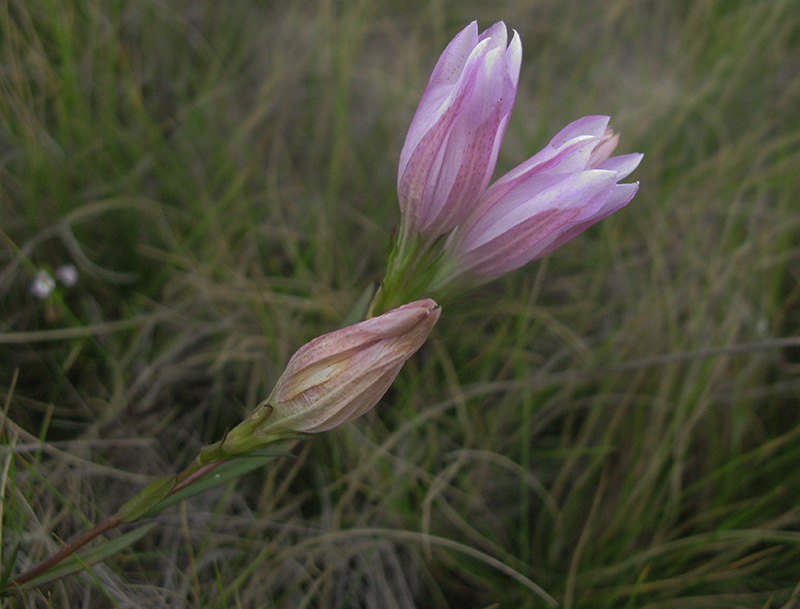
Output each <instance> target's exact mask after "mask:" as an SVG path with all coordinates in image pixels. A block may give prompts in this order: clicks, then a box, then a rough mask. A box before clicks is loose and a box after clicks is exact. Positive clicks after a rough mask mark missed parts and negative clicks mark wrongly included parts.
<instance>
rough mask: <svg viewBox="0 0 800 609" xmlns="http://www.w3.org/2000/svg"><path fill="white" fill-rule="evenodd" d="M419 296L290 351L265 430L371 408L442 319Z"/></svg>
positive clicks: (321, 426) (323, 424) (322, 422)
mask: <svg viewBox="0 0 800 609" xmlns="http://www.w3.org/2000/svg"><path fill="white" fill-rule="evenodd" d="M439 314H440V309H439V307H438V305H437V304H436V303H435V302H434V301H432V300H419V301H417V302H412V303H410V304H407V305H403V306H401V307H398V308H397V309H393V310H391V311H388V312H386V313H384V314H383V315H380V316H379V317H374V318H372V319H368V320H366V321H362V322H360V323H357V324H354V325H352V326H348V327H347V328H342V329H341V330H336V331H335V332H331V333H329V334H325V335H323V336H320V337H318V338H315V339H314V340H312V341H311V342H309V343H307V344H306V345H304V346H303V347H301V348H300V349H299V350H298V351H297V353H295V354H294V356H292V358H291V359H290V360H289V363H288V364H287V366H286V370H285V371H284V373H283V374H282V375H281V377H280V378H279V379H278V382H277V383H276V385H275V389H274V390H273V391H272V394H271V395H270V397H269V398H268V399H267V400H266V403H267V404H269V405H270V406H271V407H272V408H273V412H272V414H271V415H270V416H269V417H268V419H267V420H266V421H265V426H264V429H263V430H262V432H266V431H269V432H272V431H278V430H290V431H296V432H319V431H326V430H328V429H332V428H333V427H336V426H338V425H341V424H342V423H346V422H347V421H350V420H352V419H354V418H356V417H359V416H361V415H362V414H364V413H365V412H367V411H368V410H370V409H371V408H372V407H373V406H374V405H375V404H376V403H377V402H378V400H379V399H380V398H381V397H382V396H383V394H384V393H386V390H387V389H389V386H390V385H391V384H392V382H393V381H394V379H395V377H396V376H397V373H398V372H400V368H402V366H403V364H404V363H405V361H406V360H407V359H408V358H409V357H411V356H412V355H413V354H414V352H416V351H417V349H419V348H420V346H421V345H422V343H424V342H425V340H426V339H427V338H428V335H429V334H430V332H431V330H432V329H433V326H434V325H435V324H436V321H437V320H438V319H439Z"/></svg>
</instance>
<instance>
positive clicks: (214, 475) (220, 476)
mask: <svg viewBox="0 0 800 609" xmlns="http://www.w3.org/2000/svg"><path fill="white" fill-rule="evenodd" d="M286 454H287V453H285V452H277V451H270V450H254V451H251V452H249V453H245V454H242V455H238V456H237V457H235V458H233V459H230V460H229V461H225V462H224V463H222V464H221V465H219V466H218V467H217V468H216V469H215V470H214V471H212V472H211V473H209V474H206V475H205V476H203V477H202V478H200V479H199V480H197V481H196V482H192V483H191V484H190V485H189V486H187V487H185V488H182V489H181V490H179V491H178V492H177V493H173V494H172V495H170V496H169V497H167V498H166V499H164V500H163V501H161V502H160V503H159V504H158V505H156V506H154V507H153V508H152V509H150V510H149V511H148V512H146V513H144V514H142V517H143V518H144V517H148V516H155V515H156V514H158V513H159V512H161V511H162V510H164V509H166V508H168V507H170V506H173V505H175V504H176V503H180V502H181V501H184V500H186V499H189V498H190V497H194V496H195V495H199V494H200V493H203V492H205V491H207V490H209V489H211V488H214V487H215V486H219V485H221V484H225V483H226V482H230V481H231V480H235V479H236V478H239V477H240V476H243V475H245V474H247V473H249V472H251V471H253V470H254V469H257V468H259V467H262V466H263V465H265V464H266V463H268V462H269V461H271V460H272V459H274V458H275V457H280V456H285V455H286Z"/></svg>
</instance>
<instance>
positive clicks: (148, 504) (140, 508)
mask: <svg viewBox="0 0 800 609" xmlns="http://www.w3.org/2000/svg"><path fill="white" fill-rule="evenodd" d="M176 483H177V479H176V478H175V476H174V475H173V474H169V475H166V476H159V477H158V478H156V479H155V480H153V481H152V482H151V483H150V484H148V485H147V486H145V487H144V488H143V489H142V490H141V491H139V492H138V493H136V495H134V496H133V498H131V499H130V500H129V501H128V502H127V503H126V504H125V505H123V506H122V507H121V508H119V511H118V512H117V516H119V518H120V520H121V521H122V522H134V521H135V520H139V519H140V518H141V517H142V516H143V515H144V514H146V513H147V511H148V510H150V509H151V508H153V507H154V506H156V505H158V503H159V502H160V501H162V500H163V499H164V498H165V497H167V496H168V495H169V494H170V492H171V491H172V489H173V488H175V484H176Z"/></svg>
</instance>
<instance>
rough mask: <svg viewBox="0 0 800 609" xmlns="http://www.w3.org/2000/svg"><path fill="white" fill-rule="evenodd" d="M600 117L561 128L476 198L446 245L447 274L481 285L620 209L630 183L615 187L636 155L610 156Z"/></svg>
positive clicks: (610, 139) (630, 192) (632, 190)
mask: <svg viewBox="0 0 800 609" xmlns="http://www.w3.org/2000/svg"><path fill="white" fill-rule="evenodd" d="M608 120H609V119H608V117H607V116H587V117H584V118H582V119H579V120H577V121H575V122H573V123H571V124H569V125H568V126H567V127H565V128H564V129H562V130H561V132H560V133H559V134H558V135H556V136H555V137H554V138H553V140H552V141H551V142H550V144H549V145H548V146H547V147H546V148H545V149H544V150H542V151H540V152H539V153H537V154H536V155H534V156H533V157H531V158H530V159H528V160H527V161H526V162H524V163H522V164H521V165H519V166H518V167H517V168H516V169H512V170H511V171H510V172H508V173H507V174H506V175H504V176H503V177H501V178H500V179H499V180H497V182H495V183H494V184H492V186H490V187H489V189H488V190H487V191H486V192H485V193H483V196H481V198H480V200H479V201H478V202H477V203H476V205H475V207H474V210H473V212H472V213H471V214H470V215H469V217H468V218H467V219H466V220H465V221H464V223H463V224H462V225H461V226H459V227H458V229H457V231H456V234H455V235H454V237H453V239H451V241H450V243H448V245H447V248H448V252H449V256H450V258H451V269H450V275H449V276H448V277H447V278H446V280H445V281H443V282H442V283H449V282H450V281H452V280H453V279H456V278H465V279H466V280H467V281H468V282H473V283H481V282H484V281H489V280H491V279H494V278H495V277H499V276H500V275H503V274H504V273H507V272H508V271H511V270H513V269H516V268H519V267H520V266H522V265H524V264H527V263H528V262H530V261H531V260H533V259H535V258H539V257H540V256H544V255H545V254H547V253H549V252H551V251H552V250H554V249H556V248H557V247H559V246H560V245H562V244H564V243H566V242H567V241H569V240H570V239H572V238H573V237H575V236H576V235H578V234H579V233H581V232H583V231H584V230H586V229H587V228H589V227H590V226H591V225H592V224H595V223H596V222H599V221H600V220H602V219H603V218H605V217H606V216H608V215H609V214H611V213H612V212H614V211H616V210H618V209H619V208H621V207H623V206H624V205H626V204H627V203H628V202H629V201H630V200H631V199H632V198H633V196H634V195H635V194H636V191H637V190H638V188H639V184H638V182H636V183H633V184H618V182H619V181H620V180H622V179H624V178H625V177H627V176H628V175H629V174H630V173H631V172H632V171H633V170H634V169H636V167H637V166H638V165H639V162H640V161H641V160H642V155H641V154H626V155H622V156H616V157H612V156H611V153H612V152H613V150H614V148H615V147H616V144H617V139H618V138H617V136H616V135H615V134H614V133H613V132H611V131H608V130H607V129H606V127H607V125H608Z"/></svg>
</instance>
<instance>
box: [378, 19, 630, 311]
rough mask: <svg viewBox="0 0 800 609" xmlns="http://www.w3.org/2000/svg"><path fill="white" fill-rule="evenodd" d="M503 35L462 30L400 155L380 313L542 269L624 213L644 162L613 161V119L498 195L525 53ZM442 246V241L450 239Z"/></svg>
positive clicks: (602, 120)
mask: <svg viewBox="0 0 800 609" xmlns="http://www.w3.org/2000/svg"><path fill="white" fill-rule="evenodd" d="M507 41H508V34H507V31H506V27H505V25H504V24H503V23H502V22H501V23H496V24H494V25H493V26H492V27H490V28H489V29H488V30H486V31H485V32H483V33H482V34H480V35H479V34H478V27H477V24H476V23H475V22H473V23H471V24H469V25H468V26H467V27H466V28H464V29H463V30H462V31H461V32H460V33H459V34H458V35H457V36H456V37H455V38H454V39H453V40H452V41H451V42H450V44H449V45H448V46H447V48H446V49H445V51H444V53H443V54H442V56H441V57H440V58H439V61H438V63H437V64H436V67H435V68H434V70H433V74H432V75H431V78H430V82H429V83H428V86H427V88H426V90H425V93H424V94H423V96H422V99H421V101H420V103H419V107H418V108H417V111H416V114H415V115H414V118H413V120H412V122H411V126H410V128H409V130H408V135H407V136H406V140H405V144H404V146H403V150H402V152H401V154H400V166H399V172H398V197H399V200H400V210H401V214H402V220H401V225H400V234H399V237H398V239H397V242H396V244H395V248H394V250H393V252H392V256H391V259H390V265H389V270H388V272H387V275H386V278H385V279H384V282H383V285H382V290H381V292H380V293H379V295H378V297H377V298H376V301H375V302H374V303H373V311H374V312H379V311H382V310H386V308H389V307H390V306H393V305H394V304H395V303H397V302H403V301H404V300H406V299H408V298H409V297H419V296H420V295H423V294H434V295H435V294H437V293H442V292H446V291H448V290H451V289H452V288H453V287H456V288H462V287H466V286H470V285H477V284H480V283H484V282H486V281H490V280H492V279H495V278H497V277H499V276H501V275H503V274H504V273H507V272H509V271H511V270H514V269H516V268H519V267H520V266H522V265H524V264H526V263H528V262H530V261H531V260H533V259H535V258H538V257H540V256H543V255H545V254H547V253H548V252H550V251H552V250H553V249H555V248H557V247H558V246H560V245H562V244H563V243H565V242H566V241H568V240H570V239H572V238H573V237H575V236H576V235H577V234H579V233H580V232H582V231H583V230H585V229H586V228H588V227H589V226H591V225H592V224H594V223H596V222H598V221H599V220H602V219H603V218H605V217H606V216H608V215H609V214H611V213H612V212H614V211H616V210H617V209H619V208H621V207H623V206H624V205H625V204H627V203H628V202H629V201H630V200H631V199H632V198H633V196H634V195H635V194H636V191H637V189H638V183H632V184H619V181H620V180H622V179H624V178H625V177H627V176H628V175H629V174H630V173H631V172H632V171H633V170H634V169H635V168H636V167H637V165H638V164H639V162H640V161H641V159H642V155H641V154H627V155H622V156H616V157H614V156H611V154H612V153H613V151H614V149H615V147H616V145H617V141H618V136H617V135H615V134H614V133H613V132H612V131H611V130H609V129H608V121H609V119H608V117H606V116H587V117H585V118H582V119H579V120H577V121H575V122H573V123H571V124H569V125H568V126H567V127H565V128H564V129H562V130H561V132H560V133H559V134H558V135H556V136H555V137H554V138H553V140H552V141H551V142H550V144H549V145H548V146H547V147H546V148H544V149H543V150H542V151H540V152H539V153H537V154H535V155H534V156H533V157H531V158H530V159H528V160H527V161H525V162H524V163H522V164H521V165H519V166H518V167H516V168H515V169H512V170H511V171H510V172H508V173H507V174H506V175H504V176H503V177H501V178H500V179H499V180H497V181H496V182H495V183H494V184H492V185H491V186H490V185H489V182H490V180H491V175H492V173H493V172H494V168H495V163H496V161H497V153H498V150H499V148H500V145H501V143H502V140H503V136H504V135H505V130H506V126H507V124H508V119H509V115H510V113H511V109H512V106H513V104H514V98H515V96H516V91H517V83H518V80H519V69H520V61H521V57H522V46H521V43H520V40H519V36H518V35H517V34H516V33H514V35H513V37H512V39H511V42H510V43H508V44H507ZM445 235H446V237H445Z"/></svg>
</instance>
